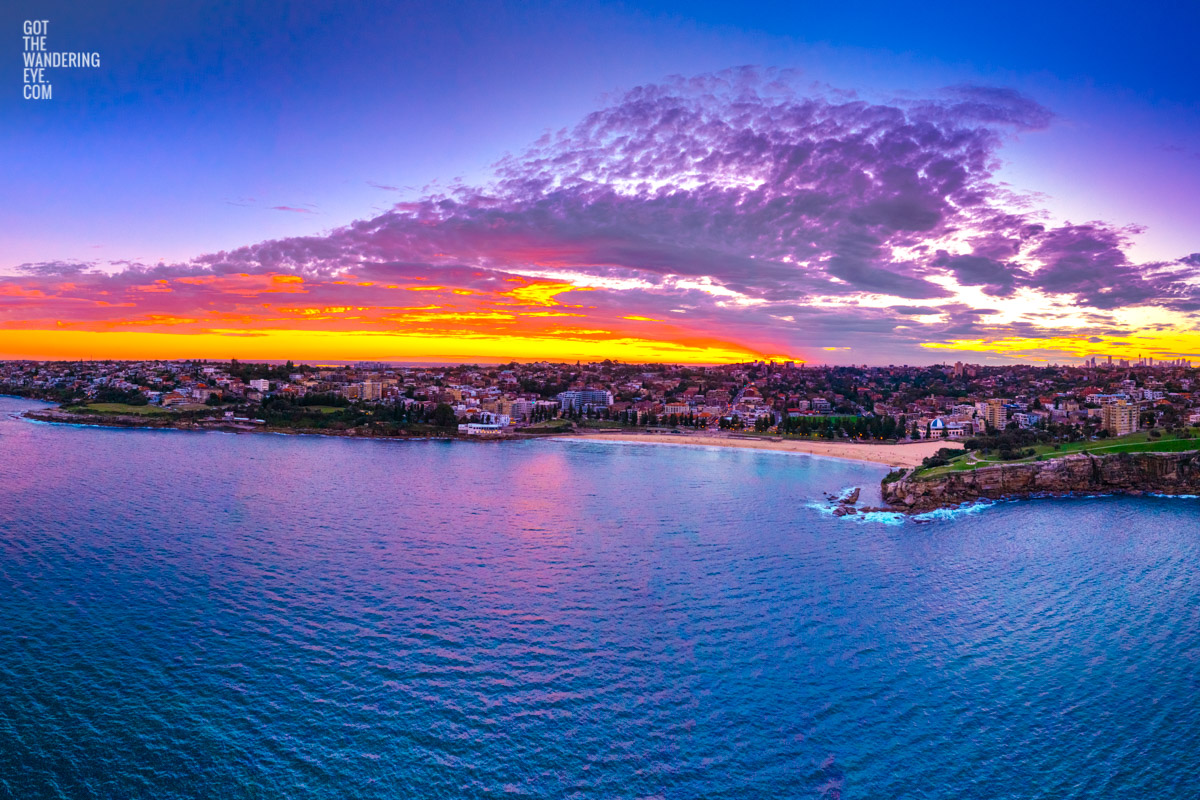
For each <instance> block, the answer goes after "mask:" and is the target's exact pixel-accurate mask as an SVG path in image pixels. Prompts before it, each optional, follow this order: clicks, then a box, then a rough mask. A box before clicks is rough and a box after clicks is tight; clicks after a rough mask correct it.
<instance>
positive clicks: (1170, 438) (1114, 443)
mask: <svg viewBox="0 0 1200 800" xmlns="http://www.w3.org/2000/svg"><path fill="white" fill-rule="evenodd" d="M1159 433H1160V434H1162V435H1161V436H1160V437H1159V438H1154V437H1152V436H1151V435H1150V432H1149V431H1138V432H1137V433H1131V434H1129V435H1127V436H1118V437H1113V438H1111V439H1092V440H1088V441H1082V442H1061V443H1058V444H1037V445H1030V446H1029V447H1026V448H1023V450H1022V452H1028V451H1033V452H1032V453H1031V454H1029V455H1026V456H1024V457H1022V458H1016V459H1009V460H1005V459H1002V458H1000V456H999V455H998V454H997V453H996V452H995V451H991V452H980V451H978V450H968V451H965V452H964V453H963V454H962V455H959V456H955V457H954V458H952V459H950V463H949V464H947V465H945V466H940V467H930V468H927V469H926V468H920V467H919V468H917V469H916V470H914V471H913V473H912V475H911V476H910V477H914V478H933V477H937V476H938V475H945V474H947V473H950V472H967V471H969V470H973V469H979V468H980V467H994V466H996V465H998V464H1028V463H1030V462H1032V461H1046V460H1047V459H1051V458H1061V457H1063V456H1070V455H1077V454H1080V453H1089V454H1092V455H1097V456H1104V455H1112V454H1114V453H1179V452H1184V451H1187V450H1200V428H1188V429H1185V430H1184V431H1183V432H1181V433H1170V432H1167V431H1161V430H1160V431H1159Z"/></svg>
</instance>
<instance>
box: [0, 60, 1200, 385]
mask: <svg viewBox="0 0 1200 800" xmlns="http://www.w3.org/2000/svg"><path fill="white" fill-rule="evenodd" d="M786 78H787V76H785V75H781V74H779V73H774V72H770V71H761V70H757V69H750V68H745V69H738V70H730V71H727V72H723V73H720V74H716V75H706V76H699V77H695V78H688V79H684V78H678V79H673V80H670V81H667V82H664V83H662V84H658V85H650V86H643V87H638V88H636V89H634V90H632V91H629V92H627V93H626V94H624V95H622V96H620V97H618V98H616V99H615V100H614V101H613V102H612V103H610V104H609V105H607V106H606V107H604V108H601V109H599V110H597V111H595V112H593V113H591V114H589V115H587V116H586V117H585V118H584V119H582V120H581V121H580V122H579V123H578V124H577V125H575V126H574V127H572V128H569V129H564V130H561V131H557V132H553V133H548V134H546V135H545V136H543V137H542V138H541V139H539V140H538V141H537V142H535V143H534V144H533V145H532V146H531V147H530V148H529V149H528V150H527V151H525V152H524V153H521V154H518V155H513V156H509V157H506V158H504V159H503V160H502V161H501V162H500V163H499V164H497V165H496V168H495V173H494V179H493V180H492V181H491V182H489V183H488V184H487V185H482V186H465V185H456V186H455V187H454V188H453V189H452V190H450V191H444V192H440V193H426V194H424V195H422V196H419V197H417V198H416V199H412V200H408V201H405V202H401V203H399V204H397V205H396V206H394V207H393V208H392V209H391V210H389V211H387V212H386V213H383V214H380V215H379V216H376V217H374V218H372V219H367V220H362V221H358V222H354V223H352V224H350V225H347V226H344V227H341V228H337V229H335V230H333V231H331V232H329V233H328V234H325V235H321V236H309V237H296V238H290V239H281V240H273V241H266V242H261V243H258V244H253V245H248V246H246V247H242V248H239V249H236V250H232V251H223V252H218V253H211V254H207V255H202V256H199V257H197V258H195V259H194V260H192V261H191V262H189V263H181V264H159V265H144V264H126V265H122V266H120V268H118V269H116V270H115V271H114V270H113V269H111V268H109V269H100V268H98V267H96V266H94V265H86V264H75V263H59V262H47V263H42V264H27V265H23V266H22V267H21V268H20V271H19V272H20V274H18V275H15V276H9V277H4V278H0V330H8V331H48V330H53V331H63V330H74V331H89V332H106V333H107V332H119V331H124V332H130V331H145V332H155V333H170V334H179V335H184V334H192V335H198V334H206V335H210V336H211V335H244V334H246V333H254V334H264V335H265V334H266V333H268V332H272V331H274V332H279V333H280V334H282V332H293V333H294V332H297V331H313V332H324V333H339V334H352V333H358V334H371V335H380V336H385V337H387V339H386V340H384V341H388V340H390V341H391V342H392V344H393V345H394V347H393V349H394V350H395V351H396V352H395V356H396V357H415V356H418V355H419V345H420V343H422V342H426V343H427V342H428V341H430V340H431V339H435V338H439V337H440V338H452V339H457V340H458V341H460V342H462V343H463V345H462V349H463V350H464V352H463V353H462V355H463V356H464V357H469V354H470V352H471V350H472V347H475V348H476V349H477V350H480V352H483V351H485V350H488V348H486V347H483V346H482V345H481V344H480V343H481V342H483V341H485V340H487V339H489V337H490V338H492V339H494V340H497V341H503V342H505V343H507V344H506V345H505V346H507V347H508V348H509V350H510V351H511V352H510V354H511V355H512V356H514V357H522V358H536V357H538V356H539V352H540V350H539V348H541V349H542V350H545V349H547V347H548V346H549V344H550V343H554V347H555V348H557V350H556V352H559V351H562V348H563V347H564V344H563V343H564V342H574V343H576V344H577V346H578V350H579V352H580V353H585V354H596V353H602V352H605V348H606V347H607V348H608V349H609V350H611V352H612V354H613V355H614V356H615V357H622V356H625V357H628V356H629V355H631V354H632V355H634V356H635V357H638V356H640V357H646V358H655V357H656V354H657V357H661V358H663V359H666V360H726V359H733V358H743V357H752V356H756V355H778V356H786V357H794V358H802V359H803V358H807V359H810V360H824V357H825V356H826V355H827V354H828V352H830V349H831V348H839V349H840V348H848V350H839V351H838V352H839V356H841V357H844V360H847V361H853V362H885V363H887V362H894V363H899V362H902V361H909V362H915V361H929V360H932V359H934V358H937V357H938V355H939V354H938V353H936V352H933V353H931V352H930V351H929V349H928V348H929V347H934V348H943V349H945V348H948V349H955V348H957V349H959V350H971V349H975V350H988V349H989V348H991V349H994V350H996V351H998V352H1010V353H1012V352H1017V353H1020V352H1034V351H1037V352H1038V353H1042V352H1043V351H1045V353H1059V354H1076V355H1077V354H1079V353H1080V352H1081V349H1080V348H1083V347H1084V344H1085V343H1086V347H1090V348H1095V347H1097V345H1098V344H1099V345H1102V344H1104V343H1105V342H1107V341H1109V340H1112V339H1113V338H1114V337H1117V336H1125V335H1128V334H1129V330H1128V328H1129V325H1130V319H1136V320H1142V321H1145V320H1150V321H1152V323H1153V324H1154V325H1157V326H1158V327H1157V328H1156V329H1155V330H1157V331H1158V333H1159V334H1161V336H1160V337H1159V338H1160V339H1161V340H1162V341H1160V342H1159V343H1158V344H1156V345H1152V346H1155V347H1157V348H1158V352H1160V353H1162V352H1168V351H1170V347H1169V346H1167V345H1166V344H1164V342H1166V341H1167V338H1169V336H1177V337H1183V338H1184V339H1186V338H1187V337H1188V336H1191V335H1192V332H1193V329H1194V322H1195V316H1194V315H1195V312H1197V310H1198V309H1200V285H1198V275H1200V254H1196V253H1193V254H1190V255H1187V256H1183V257H1181V258H1180V259H1179V260H1178V261H1176V262H1172V263H1149V264H1146V263H1134V262H1132V261H1131V260H1130V257H1129V255H1128V252H1129V244H1130V241H1131V239H1132V238H1133V237H1134V236H1136V235H1137V234H1138V233H1139V230H1138V229H1137V228H1136V227H1132V226H1118V225H1114V224H1109V223H1105V222H1095V221H1089V222H1086V223H1080V224H1073V223H1060V224H1053V223H1051V222H1050V221H1049V220H1050V215H1049V214H1048V213H1047V212H1046V210H1045V209H1043V208H1040V207H1039V206H1038V204H1037V203H1036V202H1034V200H1033V199H1032V198H1030V197H1027V196H1023V195H1021V194H1019V193H1016V192H1014V191H1012V190H1011V189H1009V188H1008V187H1006V186H1004V185H1003V184H1001V183H1000V182H999V181H998V180H997V178H996V172H997V170H998V168H999V166H1000V161H999V152H1000V150H1001V147H1002V145H1003V143H1004V142H1005V141H1006V140H1007V139H1009V138H1010V137H1013V136H1018V135H1026V134H1030V133H1032V132H1036V131H1037V130H1040V129H1042V128H1045V127H1046V126H1048V125H1051V124H1053V115H1052V113H1051V112H1050V111H1049V110H1047V109H1045V108H1043V107H1042V106H1040V105H1039V104H1038V103H1036V102H1035V101H1033V100H1031V99H1030V98H1027V97H1024V96H1022V95H1020V94H1018V93H1016V92H1014V91H1012V90H1010V89H1003V88H994V87H979V86H958V87H953V88H949V89H946V90H945V91H944V92H942V93H940V94H939V95H938V96H936V97H929V98H923V99H918V100H905V101H894V102H890V103H881V102H867V101H863V100H859V99H856V98H854V97H852V96H846V95H845V94H844V93H836V92H816V91H807V92H806V91H800V90H798V89H796V88H795V87H794V86H793V85H792V84H791V83H789V82H788V80H787V79H786ZM281 210H288V211H304V210H305V209H296V208H287V209H283V208H281ZM373 341H374V342H375V343H376V344H377V345H379V340H378V339H375V340H373ZM345 342H346V343H347V356H346V357H353V355H354V354H353V353H352V352H350V351H352V350H353V349H354V344H353V342H354V340H353V339H352V338H351V337H349V336H347V337H346V338H345ZM406 342H407V344H406ZM1006 342H1007V343H1008V344H1007V345H1005V344H1004V343H1006ZM1069 342H1075V344H1069ZM1014 343H1024V346H1023V347H1024V349H1022V346H1018V345H1015V344H1014ZM379 346H380V347H383V349H382V350H380V351H378V352H380V353H384V354H386V353H387V345H379ZM1131 346H1132V345H1131ZM1148 346H1151V345H1148ZM1084 349H1086V348H1084ZM488 352H490V351H488ZM372 353H376V351H375V350H372ZM265 355H266V354H265V353H264V356H265ZM295 355H296V356H298V357H304V356H305V355H306V354H305V353H296V354H295Z"/></svg>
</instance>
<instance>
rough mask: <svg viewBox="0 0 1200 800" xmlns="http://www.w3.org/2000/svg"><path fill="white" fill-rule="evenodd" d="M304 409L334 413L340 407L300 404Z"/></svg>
mask: <svg viewBox="0 0 1200 800" xmlns="http://www.w3.org/2000/svg"><path fill="white" fill-rule="evenodd" d="M301 408H302V409H304V410H305V411H317V412H320V413H321V414H336V413H337V412H339V411H341V410H342V409H340V408H338V407H337V406H301Z"/></svg>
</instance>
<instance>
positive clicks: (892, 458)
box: [554, 433, 961, 469]
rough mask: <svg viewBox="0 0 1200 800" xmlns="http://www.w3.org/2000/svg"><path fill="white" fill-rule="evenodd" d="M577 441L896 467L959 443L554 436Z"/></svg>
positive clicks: (913, 464)
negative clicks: (720, 450) (755, 452)
mask: <svg viewBox="0 0 1200 800" xmlns="http://www.w3.org/2000/svg"><path fill="white" fill-rule="evenodd" d="M554 438H555V439H568V440H570V441H576V442H595V441H603V442H627V443H633V444H664V445H693V446H700V447H731V448H744V449H749V450H769V451H774V452H777V453H803V454H805V455H812V456H823V457H826V458H840V459H844V460H847V461H862V462H866V463H870V464H883V465H885V466H888V467H891V468H893V469H896V468H899V467H916V466H920V464H921V462H922V461H923V460H924V459H925V458H926V457H927V456H931V455H933V454H934V453H936V452H937V451H938V450H939V449H941V448H943V447H955V446H956V445H957V446H960V447H961V444H959V443H958V442H946V441H941V440H937V441H924V442H912V443H909V444H864V443H860V442H838V441H823V440H820V439H768V438H763V439H753V438H745V439H743V438H736V437H732V436H717V435H712V434H679V435H674V434H643V433H587V434H570V435H564V436H555V437H554Z"/></svg>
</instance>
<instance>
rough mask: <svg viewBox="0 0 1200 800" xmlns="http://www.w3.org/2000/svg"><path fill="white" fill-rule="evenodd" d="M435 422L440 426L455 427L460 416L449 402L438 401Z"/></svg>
mask: <svg viewBox="0 0 1200 800" xmlns="http://www.w3.org/2000/svg"><path fill="white" fill-rule="evenodd" d="M433 424H434V425H436V426H438V427H439V428H453V427H455V426H456V425H458V417H456V416H454V409H453V408H451V407H450V405H449V404H448V403H438V405H437V408H435V409H434V410H433Z"/></svg>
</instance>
